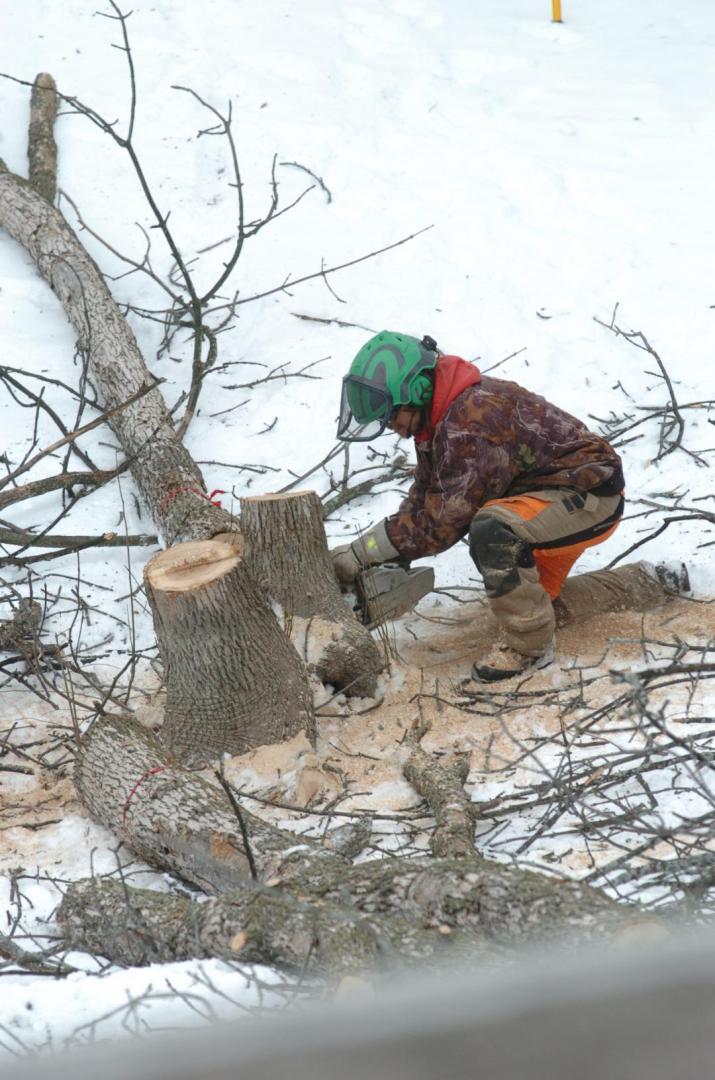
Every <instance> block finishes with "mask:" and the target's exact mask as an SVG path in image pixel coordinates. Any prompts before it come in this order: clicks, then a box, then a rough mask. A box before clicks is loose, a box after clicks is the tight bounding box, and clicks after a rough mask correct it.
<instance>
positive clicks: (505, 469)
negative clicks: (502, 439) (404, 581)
mask: <svg viewBox="0 0 715 1080" xmlns="http://www.w3.org/2000/svg"><path fill="white" fill-rule="evenodd" d="M511 474H512V469H511V465H510V461H509V452H508V450H507V449H506V448H504V447H502V446H499V445H497V444H496V443H494V442H491V441H488V440H486V439H475V437H474V435H473V434H470V433H465V432H463V431H462V432H460V431H455V430H454V429H451V430H450V429H446V430H443V431H442V432H440V433H439V434H438V436H436V438H435V448H434V464H433V465H432V468H431V469H430V470H429V474H428V476H427V478H426V482H425V483H424V485H423V486H422V485H420V486H418V485H417V481H416V484H415V485H413V487H418V491H417V492H416V493H415V496H416V495H417V494H419V499H420V501H419V502H418V501H417V498H416V497H413V490H412V489H410V492H409V494H408V496H407V499H406V500H405V502H404V503H403V504H402V506H401V507H400V509H399V510H398V512H397V513H396V514H393V515H392V516H391V517H389V518H387V520H386V522H385V527H386V529H387V535H388V537H389V539H390V542H391V543H392V544H393V545H394V547H395V548H396V549H397V550H398V551H399V553H400V555H402V556H403V557H404V558H405V559H419V558H421V557H422V556H423V555H436V554H438V553H439V552H440V551H446V550H447V548H450V547H452V546H453V545H454V544H456V543H457V541H458V540H460V539H461V538H462V537H463V536H464V535H465V534H466V532H467V530H468V529H469V525H470V523H471V521H472V518H473V517H474V515H475V514H476V512H477V510H478V509H479V507H480V506H481V505H482V504H483V503H484V502H485V501H486V500H487V499H490V498H497V497H498V496H499V495H500V494H502V493H503V491H505V490H506V488H507V487H508V484H509V482H510V479H511Z"/></svg>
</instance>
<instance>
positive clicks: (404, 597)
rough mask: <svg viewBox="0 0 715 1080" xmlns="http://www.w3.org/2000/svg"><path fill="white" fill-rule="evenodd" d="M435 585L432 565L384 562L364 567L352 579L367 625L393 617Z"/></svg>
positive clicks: (413, 604)
mask: <svg viewBox="0 0 715 1080" xmlns="http://www.w3.org/2000/svg"><path fill="white" fill-rule="evenodd" d="M433 588H434V570H433V569H432V567H431V566H417V567H414V568H410V569H407V568H405V567H404V566H399V565H398V564H396V563H383V564H382V565H381V566H373V567H371V569H369V570H363V571H362V573H361V574H359V575H358V578H357V580H356V582H355V592H356V596H357V607H356V611H357V612H358V614H359V616H360V619H361V620H362V622H363V623H364V624H365V625H366V626H367V627H369V628H372V627H374V626H379V625H380V624H381V623H383V622H385V621H386V620H387V619H396V618H397V616H398V615H403V614H404V613H405V612H406V611H411V610H412V608H413V607H414V606H415V604H416V603H417V601H418V600H421V599H422V597H423V596H426V595H427V593H430V592H432V590H433Z"/></svg>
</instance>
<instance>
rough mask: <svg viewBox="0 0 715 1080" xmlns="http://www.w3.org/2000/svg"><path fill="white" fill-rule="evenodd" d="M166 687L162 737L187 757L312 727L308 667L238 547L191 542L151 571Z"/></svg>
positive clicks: (243, 747)
mask: <svg viewBox="0 0 715 1080" xmlns="http://www.w3.org/2000/svg"><path fill="white" fill-rule="evenodd" d="M144 580H145V584H146V590H147V596H148V598H149V603H150V605H151V609H152V614H153V616H154V627H155V629H156V635H157V640H158V644H159V652H160V654H161V658H162V661H163V663H164V674H165V680H166V688H167V700H166V717H165V720H164V726H163V729H162V732H163V734H162V738H163V740H164V742H165V744H166V745H167V746H168V747H169V749H170V750H171V751H172V753H173V754H174V755H175V756H176V758H177V759H178V760H180V761H182V762H183V763H185V764H199V763H204V762H206V761H208V760H210V759H211V758H215V757H217V756H219V755H220V754H222V753H229V754H242V753H245V751H247V750H251V749H253V748H254V747H256V746H263V745H265V744H267V743H274V742H280V741H282V740H284V739H290V738H292V737H293V736H294V735H296V734H298V733H299V732H300V731H305V732H306V733H307V735H308V737H309V738H310V739H311V741H313V740H314V738H315V721H314V716H313V709H312V695H311V693H310V688H309V684H308V678H307V674H306V671H305V669H304V667H303V665H302V663H301V661H300V658H299V656H298V655H297V653H296V651H295V649H294V648H293V646H292V645H291V643H290V641H289V640H288V639H287V637H286V635H285V634H284V633H283V631H282V630H281V628H280V626H279V624H278V622H277V620H276V618H275V616H274V614H273V611H272V610H271V608H270V606H269V603H268V600H267V599H266V597H265V596H264V595H263V594H262V592H261V591H260V590H259V588H258V586H257V585H256V583H255V582H254V580H253V577H252V575H251V573H250V572H249V569H248V567H247V565H246V563H245V561H244V560H243V558H242V557H241V554H240V551H239V549H238V548H236V547H234V546H232V545H230V544H226V543H223V542H221V541H217V540H190V541H187V542H186V543H183V544H175V545H174V546H173V547H171V548H168V549H167V550H166V551H162V552H161V553H160V554H159V555H156V556H155V557H154V558H153V559H152V560H151V561H150V562H149V563H148V564H147V566H146V569H145V571H144Z"/></svg>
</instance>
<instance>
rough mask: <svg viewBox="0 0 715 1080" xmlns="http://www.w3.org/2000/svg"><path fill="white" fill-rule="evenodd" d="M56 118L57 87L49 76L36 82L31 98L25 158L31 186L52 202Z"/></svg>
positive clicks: (42, 77)
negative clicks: (27, 163)
mask: <svg viewBox="0 0 715 1080" xmlns="http://www.w3.org/2000/svg"><path fill="white" fill-rule="evenodd" d="M56 116H57V87H56V85H55V80H54V79H53V78H52V76H51V75H48V74H46V73H42V74H40V75H38V76H37V78H36V79H35V85H34V86H33V88H32V97H31V99H30V134H29V138H28V147H27V151H28V152H27V156H28V160H29V165H30V168H29V177H30V184H31V186H32V187H33V188H34V189H35V191H37V192H38V193H39V194H40V195H42V197H43V199H47V201H48V203H54V201H55V198H56V196H57V143H56V142H55V135H54V126H55V117H56Z"/></svg>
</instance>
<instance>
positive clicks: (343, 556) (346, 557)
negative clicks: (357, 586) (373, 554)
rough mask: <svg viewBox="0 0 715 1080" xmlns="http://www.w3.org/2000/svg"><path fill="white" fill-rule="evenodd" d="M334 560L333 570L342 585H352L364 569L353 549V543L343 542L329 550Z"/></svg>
mask: <svg viewBox="0 0 715 1080" xmlns="http://www.w3.org/2000/svg"><path fill="white" fill-rule="evenodd" d="M329 555H330V558H331V559H332V560H333V570H334V571H335V576H336V578H337V579H338V581H339V582H340V584H341V585H352V584H354V582H355V578H356V577H357V576H358V574H359V573H360V571H361V570H362V566H361V564H360V560H359V559H358V558H357V556H356V555H355V552H354V551H353V548H352V544H341V545H340V547H336V548H333V549H332V551H330V552H329Z"/></svg>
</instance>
